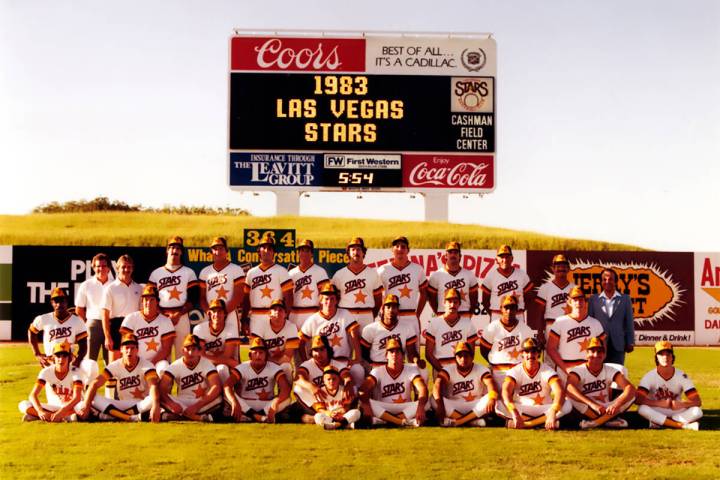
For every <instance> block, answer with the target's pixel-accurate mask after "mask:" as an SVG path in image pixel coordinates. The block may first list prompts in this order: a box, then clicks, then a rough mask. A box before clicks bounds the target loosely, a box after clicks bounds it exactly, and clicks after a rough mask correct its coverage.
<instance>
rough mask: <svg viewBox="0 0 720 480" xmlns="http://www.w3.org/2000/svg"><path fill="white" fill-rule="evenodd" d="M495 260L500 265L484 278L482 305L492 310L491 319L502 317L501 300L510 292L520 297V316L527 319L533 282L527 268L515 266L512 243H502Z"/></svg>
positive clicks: (489, 310)
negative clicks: (527, 304) (526, 311)
mask: <svg viewBox="0 0 720 480" xmlns="http://www.w3.org/2000/svg"><path fill="white" fill-rule="evenodd" d="M495 261H496V262H497V264H498V267H497V268H495V269H493V270H491V271H490V272H488V274H487V276H485V279H484V280H483V283H482V286H481V287H480V288H481V289H482V305H483V307H484V308H485V310H487V311H488V312H490V321H493V320H495V319H496V318H499V317H500V300H501V299H502V298H503V297H504V296H506V295H509V294H512V295H515V296H516V297H517V298H518V316H519V317H520V318H521V320H525V301H526V300H530V297H531V292H532V289H533V284H532V282H531V281H530V277H528V274H527V273H525V270H522V269H520V268H515V267H513V254H512V249H511V248H510V245H501V246H500V248H498V250H497V257H496V258H495Z"/></svg>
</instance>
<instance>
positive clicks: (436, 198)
mask: <svg viewBox="0 0 720 480" xmlns="http://www.w3.org/2000/svg"><path fill="white" fill-rule="evenodd" d="M423 196H424V197H425V221H426V222H447V221H448V202H449V201H450V195H449V194H447V193H442V192H426V193H423Z"/></svg>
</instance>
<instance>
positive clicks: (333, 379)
mask: <svg viewBox="0 0 720 480" xmlns="http://www.w3.org/2000/svg"><path fill="white" fill-rule="evenodd" d="M322 378H323V385H322V387H320V389H319V390H320V391H319V392H318V396H317V400H316V402H315V404H314V405H313V408H314V409H315V411H316V412H317V413H315V417H314V418H315V424H317V425H322V426H323V428H325V430H336V429H338V428H351V429H352V428H355V422H357V421H358V420H360V410H358V409H357V408H354V406H355V405H354V404H355V403H357V402H356V401H355V399H352V400H350V401H348V397H347V395H345V386H344V385H343V384H342V382H341V380H340V372H339V371H338V370H337V369H336V368H335V367H333V366H332V365H328V366H326V367H325V368H324V369H323V376H322Z"/></svg>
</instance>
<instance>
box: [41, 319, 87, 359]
mask: <svg viewBox="0 0 720 480" xmlns="http://www.w3.org/2000/svg"><path fill="white" fill-rule="evenodd" d="M30 331H31V332H33V333H40V332H43V348H44V349H45V355H51V354H52V351H53V348H54V347H55V345H56V344H58V343H67V344H68V345H70V346H72V345H75V344H76V343H77V342H78V341H79V340H82V339H83V338H87V335H88V334H87V328H86V327H85V322H83V321H82V319H81V318H80V317H78V316H77V315H73V314H70V316H69V317H68V318H66V319H65V320H63V321H62V322H61V321H59V320H58V319H57V317H56V316H55V312H50V313H45V314H43V315H38V316H37V317H35V319H34V320H33V321H32V323H31V324H30Z"/></svg>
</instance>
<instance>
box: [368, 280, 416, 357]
mask: <svg viewBox="0 0 720 480" xmlns="http://www.w3.org/2000/svg"><path fill="white" fill-rule="evenodd" d="M399 305H400V299H399V298H398V296H397V295H393V294H392V293H389V294H387V295H385V299H384V300H383V306H382V310H381V315H380V318H379V319H378V320H376V321H374V322H373V323H371V324H370V325H368V326H367V327H365V328H364V329H363V331H362V336H361V338H360V346H361V347H362V352H363V358H364V359H365V360H366V361H367V362H368V364H370V365H371V366H373V367H378V366H380V365H384V364H385V363H387V355H385V348H386V347H387V342H388V340H390V339H391V338H394V339H396V340H398V341H399V342H400V344H401V345H402V347H403V350H405V351H406V352H407V360H408V362H410V363H418V362H420V365H418V366H419V368H420V369H421V370H424V369H425V361H424V360H421V359H420V354H419V353H418V348H417V340H418V338H417V334H416V329H415V328H414V324H413V323H412V322H404V323H401V322H400V321H399V317H398V307H399Z"/></svg>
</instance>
